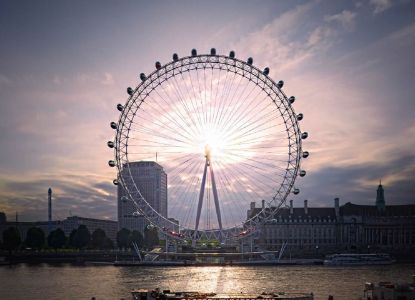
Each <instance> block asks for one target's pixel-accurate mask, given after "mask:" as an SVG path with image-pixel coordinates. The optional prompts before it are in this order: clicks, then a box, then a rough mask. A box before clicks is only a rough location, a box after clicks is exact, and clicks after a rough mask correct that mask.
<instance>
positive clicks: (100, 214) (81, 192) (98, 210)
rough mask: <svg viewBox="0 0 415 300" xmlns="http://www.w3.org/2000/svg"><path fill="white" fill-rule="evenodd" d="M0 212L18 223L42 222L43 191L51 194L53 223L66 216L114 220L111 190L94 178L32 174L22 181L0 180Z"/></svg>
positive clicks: (44, 209) (106, 182)
mask: <svg viewBox="0 0 415 300" xmlns="http://www.w3.org/2000/svg"><path fill="white" fill-rule="evenodd" d="M0 182H1V190H0V198H1V199H2V201H1V203H0V211H5V212H6V213H7V215H8V216H9V217H10V216H12V215H14V213H15V212H16V211H17V212H18V213H19V215H20V217H21V219H22V220H27V221H29V220H32V221H33V220H45V219H46V216H47V188H48V187H52V190H53V204H52V207H53V215H54V219H63V218H65V217H67V216H68V215H70V214H72V215H79V216H83V217H92V218H103V219H116V216H115V214H116V201H114V199H115V191H116V189H115V187H114V185H113V184H112V183H111V181H110V180H109V179H108V178H105V177H100V176H97V175H95V174H82V175H78V174H62V173H57V174H32V175H26V177H25V178H19V177H16V176H1V177H0Z"/></svg>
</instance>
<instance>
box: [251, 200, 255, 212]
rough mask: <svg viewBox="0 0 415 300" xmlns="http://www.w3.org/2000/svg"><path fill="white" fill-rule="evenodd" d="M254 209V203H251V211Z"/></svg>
mask: <svg viewBox="0 0 415 300" xmlns="http://www.w3.org/2000/svg"><path fill="white" fill-rule="evenodd" d="M253 209H255V202H251V210H253Z"/></svg>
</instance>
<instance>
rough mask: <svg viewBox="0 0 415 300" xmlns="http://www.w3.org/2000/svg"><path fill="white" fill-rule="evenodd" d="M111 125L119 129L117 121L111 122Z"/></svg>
mask: <svg viewBox="0 0 415 300" xmlns="http://www.w3.org/2000/svg"><path fill="white" fill-rule="evenodd" d="M110 126H111V128H112V129H117V128H118V126H117V123H115V122H111V124H110Z"/></svg>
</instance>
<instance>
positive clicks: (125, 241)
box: [117, 228, 131, 249]
mask: <svg viewBox="0 0 415 300" xmlns="http://www.w3.org/2000/svg"><path fill="white" fill-rule="evenodd" d="M130 234H131V232H130V231H129V230H128V229H127V228H122V229H121V230H120V231H118V232H117V245H118V247H119V248H121V249H126V248H129V247H130Z"/></svg>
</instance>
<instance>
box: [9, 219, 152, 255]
mask: <svg viewBox="0 0 415 300" xmlns="http://www.w3.org/2000/svg"><path fill="white" fill-rule="evenodd" d="M133 242H134V243H136V244H137V246H138V247H139V248H140V249H141V248H145V249H152V248H153V247H154V246H156V245H158V244H159V238H158V232H157V229H155V228H146V229H145V231H144V236H143V235H142V234H141V233H140V232H139V231H137V230H133V231H130V230H128V229H125V228H123V229H121V230H120V231H118V232H117V246H118V248H120V249H129V248H132V243H133ZM1 246H2V248H3V249H5V250H8V251H10V252H11V251H13V250H16V249H19V248H31V249H37V250H39V249H42V248H45V247H49V248H53V249H55V250H57V249H62V248H75V249H85V248H90V249H114V248H115V245H114V243H113V241H112V240H111V239H110V238H108V237H107V236H106V234H105V231H104V230H102V229H100V228H98V229H96V230H95V231H94V232H93V233H92V234H91V233H90V231H89V230H88V228H87V227H86V226H85V225H80V226H79V227H78V229H74V230H72V232H71V233H70V234H69V237H67V236H66V235H65V233H64V232H63V230H62V229H60V228H57V229H55V230H53V231H51V232H50V233H49V235H48V236H47V237H46V235H45V232H44V231H43V230H42V229H41V228H39V227H32V228H30V229H29V230H28V231H27V233H26V238H25V240H24V241H23V240H22V239H21V236H20V232H19V230H18V229H17V228H16V227H9V228H7V229H6V230H5V231H3V244H2V245H1Z"/></svg>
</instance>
